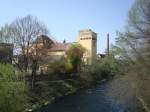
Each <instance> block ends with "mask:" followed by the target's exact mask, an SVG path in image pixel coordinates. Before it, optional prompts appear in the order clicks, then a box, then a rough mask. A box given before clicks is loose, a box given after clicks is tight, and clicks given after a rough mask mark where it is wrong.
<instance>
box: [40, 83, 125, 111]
mask: <svg viewBox="0 0 150 112" xmlns="http://www.w3.org/2000/svg"><path fill="white" fill-rule="evenodd" d="M108 91H109V84H108V83H103V84H99V85H97V86H93V87H91V88H90V89H83V90H81V91H79V92H77V93H75V94H72V95H69V96H65V97H63V98H61V99H59V100H58V101H56V102H54V103H52V104H49V105H48V106H47V107H46V108H44V109H43V110H42V111H41V112H127V108H126V107H125V106H123V105H121V104H118V103H116V101H115V99H113V98H112V97H111V96H110V95H109V94H108Z"/></svg>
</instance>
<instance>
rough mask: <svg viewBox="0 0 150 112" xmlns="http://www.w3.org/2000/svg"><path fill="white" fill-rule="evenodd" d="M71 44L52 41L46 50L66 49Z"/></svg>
mask: <svg viewBox="0 0 150 112" xmlns="http://www.w3.org/2000/svg"><path fill="white" fill-rule="evenodd" d="M70 46H71V43H54V44H52V45H51V47H50V48H49V49H48V51H51V52H53V51H67V50H68V49H69V47H70Z"/></svg>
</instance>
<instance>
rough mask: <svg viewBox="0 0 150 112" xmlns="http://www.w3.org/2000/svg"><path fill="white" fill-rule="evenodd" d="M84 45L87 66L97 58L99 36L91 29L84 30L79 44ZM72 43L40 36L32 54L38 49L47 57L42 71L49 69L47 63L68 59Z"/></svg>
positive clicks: (79, 37)
mask: <svg viewBox="0 0 150 112" xmlns="http://www.w3.org/2000/svg"><path fill="white" fill-rule="evenodd" d="M75 43H78V44H80V45H82V46H83V47H84V48H85V49H86V52H85V53H84V55H83V60H84V62H85V64H91V63H92V60H93V59H95V58H97V34H96V33H95V32H93V31H92V30H91V29H83V30H80V31H79V32H78V37H77V42H75ZM71 44H72V43H61V42H55V41H54V40H52V39H50V38H49V37H48V36H46V35H41V36H39V37H38V38H37V39H36V40H35V41H34V43H33V45H32V47H31V49H30V52H31V51H33V49H35V48H38V53H39V52H40V51H42V52H43V53H44V54H45V56H44V60H45V61H43V64H42V65H41V66H40V71H41V70H46V69H47V66H48V65H47V64H46V63H47V62H49V61H51V60H58V59H61V58H62V57H66V51H67V50H68V49H69V48H70V46H71Z"/></svg>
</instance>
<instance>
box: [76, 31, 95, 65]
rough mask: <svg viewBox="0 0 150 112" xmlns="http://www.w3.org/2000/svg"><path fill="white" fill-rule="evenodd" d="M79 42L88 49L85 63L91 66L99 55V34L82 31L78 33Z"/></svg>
mask: <svg viewBox="0 0 150 112" xmlns="http://www.w3.org/2000/svg"><path fill="white" fill-rule="evenodd" d="M77 42H78V43H79V44H81V45H82V46H83V47H84V48H85V49H86V52H85V54H84V57H83V59H84V61H85V63H86V64H91V62H92V60H93V59H94V58H96V54H97V34H96V33H95V32H93V31H92V30H91V29H84V30H80V31H79V33H78V38H77Z"/></svg>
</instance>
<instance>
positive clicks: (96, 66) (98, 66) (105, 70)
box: [88, 57, 119, 80]
mask: <svg viewBox="0 0 150 112" xmlns="http://www.w3.org/2000/svg"><path fill="white" fill-rule="evenodd" d="M88 70H89V73H90V74H91V75H92V76H93V77H94V79H96V80H97V79H103V78H110V77H112V76H114V75H115V74H117V73H119V63H118V62H117V61H116V60H115V59H114V58H113V57H106V58H104V59H101V60H99V61H98V60H95V61H94V62H93V63H92V65H90V66H89V69H88Z"/></svg>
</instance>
